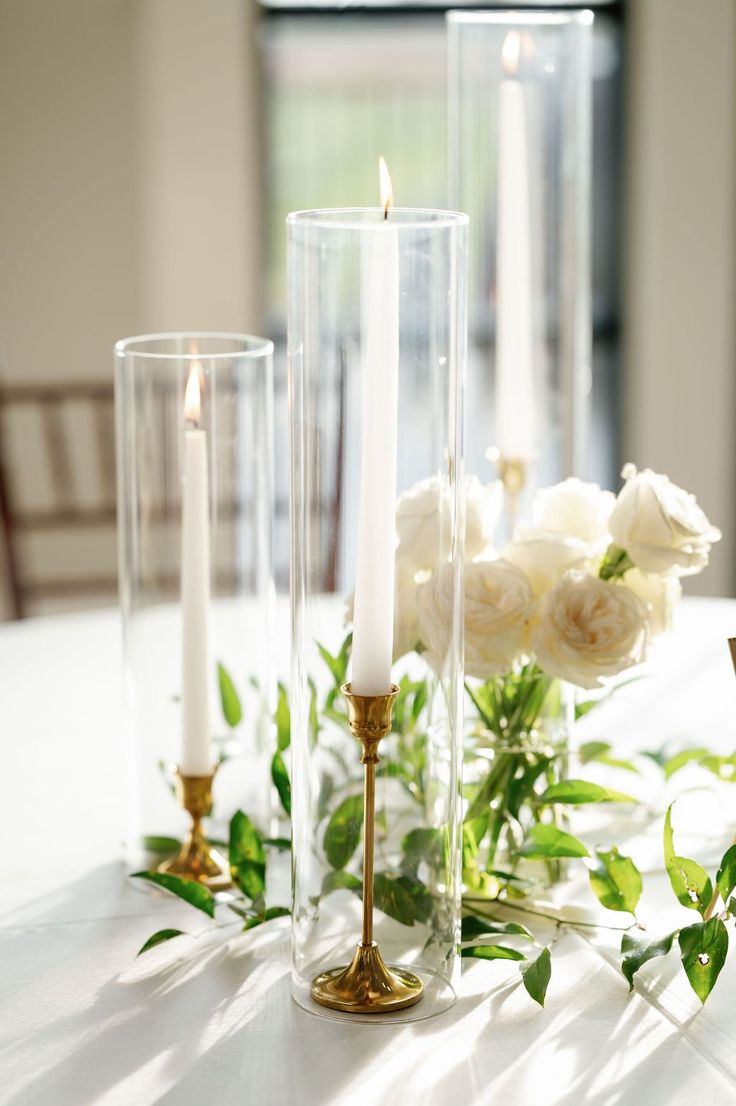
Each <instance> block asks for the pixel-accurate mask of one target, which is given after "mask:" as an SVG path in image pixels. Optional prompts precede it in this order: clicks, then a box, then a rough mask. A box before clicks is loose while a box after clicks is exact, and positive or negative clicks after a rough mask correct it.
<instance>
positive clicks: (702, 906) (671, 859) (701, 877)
mask: <svg viewBox="0 0 736 1106" xmlns="http://www.w3.org/2000/svg"><path fill="white" fill-rule="evenodd" d="M672 806H673V804H672V803H670V805H669V807H668V808H667V814H666V816H665V820H664V866H665V868H666V869H667V875H668V876H669V877H670V883H671V884H672V890H673V891H674V892H675V895H676V896H677V901H678V902H680V903H682V905H683V906H686V907H687V908H688V909H689V910H699V911H700V913H701V914H704V913H705V911H706V910H707V908H708V904H709V903H710V900H711V897H712V895H713V885H712V883H711V881H710V879H709V877H708V873H707V872H706V871H704V869H703V868H701V867H700V865H699V864H697V863H696V862H695V861H694V860H688V858H687V857H684V856H676V855H675V844H674V836H673V832H672Z"/></svg>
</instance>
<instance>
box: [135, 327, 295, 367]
mask: <svg viewBox="0 0 736 1106" xmlns="http://www.w3.org/2000/svg"><path fill="white" fill-rule="evenodd" d="M182 339H184V340H187V339H194V340H197V341H203V342H206V341H207V340H213V339H214V340H217V341H231V342H233V344H235V343H238V342H239V343H241V344H242V345H243V347H244V348H243V349H230V350H217V351H214V352H211V353H208V352H207V350H206V349H200V350H197V351H196V352H192V353H185V352H182V353H172V352H168V351H164V350H156V349H152V350H151V349H143V348H136V347H138V346H143V344H144V343H146V342H149V343H155V342H162V343H163V342H171V341H174V340H178V341H181V340H182ZM114 350H115V354H116V355H117V356H123V357H126V356H132V357H141V358H143V357H145V358H150V359H151V360H156V361H218V360H219V361H231V360H233V358H239V359H241V360H242V359H245V360H253V361H256V360H258V359H259V358H261V357H268V356H269V355H271V354H273V350H274V345H273V342H272V341H271V339H270V338H261V337H260V336H259V335H256V334H241V333H239V332H238V331H230V330H163V331H159V332H157V333H154V334H137V335H135V336H134V337H132V338H119V339H118V340H117V342H115V346H114Z"/></svg>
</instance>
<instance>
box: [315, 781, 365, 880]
mask: <svg viewBox="0 0 736 1106" xmlns="http://www.w3.org/2000/svg"><path fill="white" fill-rule="evenodd" d="M362 826H363V796H362V795H348V797H347V799H343V801H342V802H341V803H340V805H339V806H338V807H337V808H336V810H335V811H333V814H332V817H331V818H330V820H329V822H328V823H327V829H326V830H325V836H324V841H323V845H324V850H325V855H326V856H327V859H328V860H329V862H330V864H331V865H332V867H333V868H344V867H345V865H346V864H347V863H348V861H349V860H350V858H351V856H352V855H353V853H354V852H355V850H356V849H357V847H358V843H359V842H360V833H361V829H362Z"/></svg>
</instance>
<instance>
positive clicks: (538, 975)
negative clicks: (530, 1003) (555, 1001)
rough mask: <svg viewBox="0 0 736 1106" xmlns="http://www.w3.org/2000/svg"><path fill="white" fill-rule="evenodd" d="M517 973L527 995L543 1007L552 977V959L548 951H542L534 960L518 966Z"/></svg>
mask: <svg viewBox="0 0 736 1106" xmlns="http://www.w3.org/2000/svg"><path fill="white" fill-rule="evenodd" d="M519 971H520V972H521V979H522V983H523V984H524V986H525V987H526V989H527V993H528V994H529V995H530V996H531V998H533V999H534V1001H535V1002H538V1003H539V1005H540V1006H544V1000H545V998H546V995H547V987H548V986H549V981H550V977H551V975H552V958H551V956H550V953H549V949H547V948H545V949H542V951H541V952H540V954H539V956H538V957H537V959H536V960H528V961H527V962H526V964H519Z"/></svg>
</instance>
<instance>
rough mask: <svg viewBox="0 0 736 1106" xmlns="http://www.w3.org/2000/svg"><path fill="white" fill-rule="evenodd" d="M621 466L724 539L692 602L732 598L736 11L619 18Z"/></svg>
mask: <svg viewBox="0 0 736 1106" xmlns="http://www.w3.org/2000/svg"><path fill="white" fill-rule="evenodd" d="M628 13H629V36H628V46H629V54H628V77H629V97H628V133H629V143H628V157H629V164H628V181H629V195H628V240H627V262H626V268H625V272H626V288H625V297H626V307H627V312H626V317H627V324H628V325H627V334H628V338H627V351H626V358H625V364H626V381H625V396H624V408H623V410H624V454H625V456H626V457H629V458H631V460H633V461H635V462H636V463H637V464H638V465H640V466H649V467H650V468H654V469H657V470H659V471H663V472H666V473H668V474H669V475H670V476H671V477H672V479H673V480H675V481H677V482H678V483H681V484H683V485H684V486H685V487H687V488H688V489H689V490H690V491H693V492H695V493H696V494H697V496H698V499H699V500H700V502H701V504H702V505H703V507H704V508H705V510H706V511H707V513H708V515H709V516H710V518H711V519H712V520H713V521H714V522H716V523H717V524H718V525H719V526H720V527H721V529H722V530H723V542H722V543H721V544H720V546H718V547H716V549H715V550H714V554H713V558H712V563H711V566H710V568H709V569H708V570H707V571H706V572H705V573H704V574H703V575H702V576H701V577H698V578H696V579H695V580H693V581H692V582H690V583H689V585H688V590H690V591H699V592H701V593H710V594H734V588H735V585H736V528H735V520H734V506H735V505H736V428H735V422H736V419H735V416H736V322H735V312H734V307H735V305H736V0H699V2H697V3H695V2H693V0H632V3H630V4H629V8H628Z"/></svg>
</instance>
